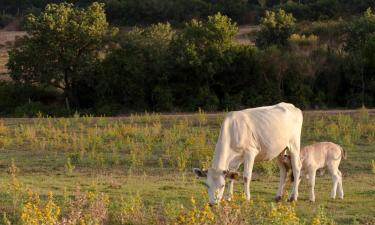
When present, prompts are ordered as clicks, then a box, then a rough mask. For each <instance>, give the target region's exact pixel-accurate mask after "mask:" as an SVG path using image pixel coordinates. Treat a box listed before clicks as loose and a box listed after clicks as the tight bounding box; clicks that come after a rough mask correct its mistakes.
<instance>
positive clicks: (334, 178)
mask: <svg viewBox="0 0 375 225" xmlns="http://www.w3.org/2000/svg"><path fill="white" fill-rule="evenodd" d="M337 171H338V170H337V169H332V171H331V175H332V191H331V198H332V199H335V198H336V190H337V186H338V184H339V181H340V176H339V174H338V172H337Z"/></svg>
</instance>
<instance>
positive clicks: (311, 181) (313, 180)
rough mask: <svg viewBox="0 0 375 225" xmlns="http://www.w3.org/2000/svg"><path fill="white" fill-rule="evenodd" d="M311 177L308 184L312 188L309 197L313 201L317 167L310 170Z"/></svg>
mask: <svg viewBox="0 0 375 225" xmlns="http://www.w3.org/2000/svg"><path fill="white" fill-rule="evenodd" d="M308 174H309V178H308V185H309V189H310V193H309V199H310V201H311V202H315V191H314V188H315V176H316V169H310V170H309V173H308Z"/></svg>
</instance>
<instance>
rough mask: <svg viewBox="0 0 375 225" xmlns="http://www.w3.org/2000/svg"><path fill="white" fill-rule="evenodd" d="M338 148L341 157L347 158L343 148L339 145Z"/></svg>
mask: <svg viewBox="0 0 375 225" xmlns="http://www.w3.org/2000/svg"><path fill="white" fill-rule="evenodd" d="M340 150H341V158H343V159H347V155H346V152H345V150H344V149H343V148H342V147H341V146H340Z"/></svg>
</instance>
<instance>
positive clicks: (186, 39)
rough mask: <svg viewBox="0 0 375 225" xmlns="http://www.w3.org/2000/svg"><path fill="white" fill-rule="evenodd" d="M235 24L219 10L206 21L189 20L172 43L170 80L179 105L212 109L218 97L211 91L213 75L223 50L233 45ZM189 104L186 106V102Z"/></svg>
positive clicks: (221, 64) (221, 57)
mask: <svg viewBox="0 0 375 225" xmlns="http://www.w3.org/2000/svg"><path fill="white" fill-rule="evenodd" d="M237 29H238V28H237V26H236V24H235V23H233V22H232V20H231V19H230V18H228V17H226V16H223V15H221V14H220V13H218V14H216V15H214V16H209V17H208V21H207V22H202V21H199V20H194V19H193V20H191V21H190V22H189V23H187V24H186V26H185V28H184V29H183V30H182V31H181V33H179V35H178V36H177V37H176V39H175V40H174V42H173V54H172V55H173V57H174V58H175V59H173V60H175V61H176V63H175V68H174V71H175V72H174V74H173V77H172V81H173V82H174V84H175V85H176V86H177V87H176V88H175V95H176V96H177V97H176V99H177V100H178V101H179V102H178V104H180V105H184V104H185V105H184V107H185V108H187V109H190V110H196V109H197V108H198V107H204V108H206V109H210V110H215V109H216V107H217V105H218V102H219V100H218V99H217V96H216V95H215V94H214V93H213V90H212V89H211V85H212V83H213V82H214V80H213V77H214V75H215V74H217V73H218V72H219V71H221V70H222V69H223V62H222V60H223V58H224V54H225V52H226V51H227V50H228V49H230V48H231V47H232V46H234V45H236V42H235V41H234V36H235V34H236V33H237ZM186 104H189V105H186Z"/></svg>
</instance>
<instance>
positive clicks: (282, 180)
mask: <svg viewBox="0 0 375 225" xmlns="http://www.w3.org/2000/svg"><path fill="white" fill-rule="evenodd" d="M282 157H283V155H282V156H281V157H280V156H279V157H277V165H278V166H279V170H280V183H279V189H278V190H277V193H276V197H275V201H277V202H278V201H280V200H281V198H282V196H283V194H284V188H285V183H286V176H287V168H286V167H285V164H284V161H283V158H282Z"/></svg>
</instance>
